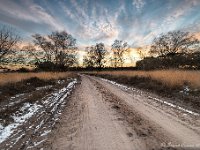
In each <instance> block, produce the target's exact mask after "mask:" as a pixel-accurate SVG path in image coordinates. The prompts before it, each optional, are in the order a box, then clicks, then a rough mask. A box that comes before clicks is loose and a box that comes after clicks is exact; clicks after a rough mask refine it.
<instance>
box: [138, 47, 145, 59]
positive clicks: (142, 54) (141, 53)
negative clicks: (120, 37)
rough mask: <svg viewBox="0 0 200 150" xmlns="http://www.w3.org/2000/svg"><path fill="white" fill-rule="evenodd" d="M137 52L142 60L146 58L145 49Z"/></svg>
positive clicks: (140, 48)
mask: <svg viewBox="0 0 200 150" xmlns="http://www.w3.org/2000/svg"><path fill="white" fill-rule="evenodd" d="M136 52H137V53H138V54H139V56H140V58H141V59H144V58H145V53H144V52H143V48H142V47H138V48H136Z"/></svg>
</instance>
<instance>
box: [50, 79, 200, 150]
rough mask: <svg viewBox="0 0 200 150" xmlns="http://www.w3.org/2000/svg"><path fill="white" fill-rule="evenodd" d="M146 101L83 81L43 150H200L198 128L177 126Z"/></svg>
mask: <svg viewBox="0 0 200 150" xmlns="http://www.w3.org/2000/svg"><path fill="white" fill-rule="evenodd" d="M147 101H148V97H146V96H142V95H138V93H131V94H130V93H128V92H127V91H123V90H122V89H120V88H119V87H117V86H115V85H112V84H110V83H108V82H106V81H102V80H101V79H99V78H96V77H90V76H82V82H81V85H79V86H78V87H77V88H76V90H75V92H74V93H73V95H72V98H71V100H70V103H69V105H68V107H67V108H66V111H65V112H64V114H63V117H62V119H61V122H60V124H59V126H57V129H56V130H55V131H54V132H53V134H52V135H51V138H50V139H49V142H48V143H47V144H48V145H49V146H48V147H47V149H50V148H51V149H61V150H62V149H63V150H66V149H69V150H115V149H116V150H129V149H130V150H150V149H152V150H153V149H160V150H161V149H168V148H167V147H165V146H166V145H167V146H172V147H173V146H180V145H181V146H182V147H181V148H177V147H176V148H172V147H171V148H169V149H189V148H188V147H191V146H193V147H194V146H200V134H199V126H198V124H196V123H194V124H192V123H191V121H190V124H189V123H188V122H187V121H182V120H181V119H180V118H178V117H175V116H173V115H172V114H170V113H167V111H165V110H163V107H158V106H157V105H156V106H154V105H152V104H150V103H147ZM165 109H166V108H165ZM191 117H192V116H191ZM195 119H196V120H197V119H199V118H198V117H196V118H195ZM169 143H170V144H169ZM196 149H200V148H196Z"/></svg>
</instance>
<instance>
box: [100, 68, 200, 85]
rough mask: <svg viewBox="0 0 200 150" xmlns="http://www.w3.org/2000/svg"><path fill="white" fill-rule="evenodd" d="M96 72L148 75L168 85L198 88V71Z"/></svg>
mask: <svg viewBox="0 0 200 150" xmlns="http://www.w3.org/2000/svg"><path fill="white" fill-rule="evenodd" d="M98 74H106V75H113V76H127V77H134V76H139V77H150V78H151V79H153V80H157V81H159V82H162V83H163V84H165V85H167V86H168V87H174V86H183V85H184V84H189V85H190V87H191V88H194V89H195V88H198V89H200V71H184V70H156V71H102V72H98Z"/></svg>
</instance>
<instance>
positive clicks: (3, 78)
mask: <svg viewBox="0 0 200 150" xmlns="http://www.w3.org/2000/svg"><path fill="white" fill-rule="evenodd" d="M73 76H74V74H73V73H70V72H67V73H66V72H54V73H53V72H39V73H0V85H1V86H2V85H5V84H7V83H15V82H19V81H22V80H26V79H30V78H33V77H37V78H39V79H42V80H50V79H60V78H66V77H73Z"/></svg>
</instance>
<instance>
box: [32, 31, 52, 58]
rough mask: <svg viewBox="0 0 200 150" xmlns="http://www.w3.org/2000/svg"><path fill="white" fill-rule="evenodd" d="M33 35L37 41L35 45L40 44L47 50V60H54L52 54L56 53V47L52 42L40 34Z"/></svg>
mask: <svg viewBox="0 0 200 150" xmlns="http://www.w3.org/2000/svg"><path fill="white" fill-rule="evenodd" d="M32 37H33V38H34V40H33V42H34V43H35V45H36V46H39V47H40V48H41V49H42V50H43V51H44V52H45V59H46V61H49V62H51V61H53V58H52V56H53V53H54V47H53V45H52V43H51V42H50V41H49V40H48V39H47V38H45V37H44V36H42V35H40V34H35V35H33V36H32Z"/></svg>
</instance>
